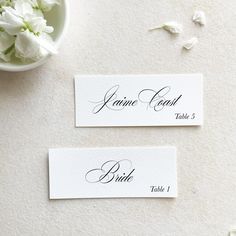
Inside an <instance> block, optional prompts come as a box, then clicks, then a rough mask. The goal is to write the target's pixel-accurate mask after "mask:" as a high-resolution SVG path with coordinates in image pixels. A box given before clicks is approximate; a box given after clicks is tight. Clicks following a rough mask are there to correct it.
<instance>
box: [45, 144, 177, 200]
mask: <svg viewBox="0 0 236 236" xmlns="http://www.w3.org/2000/svg"><path fill="white" fill-rule="evenodd" d="M176 172H177V171H176V149H175V148H174V147H159V148H147V147H145V148H144V147H143V148H88V149H86V148H84V149H83V148H81V149H80V148H79V149H50V150H49V185H50V188H49V189H50V199H71V198H140V197H142V198H164V197H166V198H175V197H177V173H176Z"/></svg>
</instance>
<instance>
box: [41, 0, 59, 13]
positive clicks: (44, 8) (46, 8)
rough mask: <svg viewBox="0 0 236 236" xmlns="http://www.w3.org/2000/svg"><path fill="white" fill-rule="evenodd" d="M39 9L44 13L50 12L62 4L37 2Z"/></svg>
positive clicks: (56, 0) (53, 0)
mask: <svg viewBox="0 0 236 236" xmlns="http://www.w3.org/2000/svg"><path fill="white" fill-rule="evenodd" d="M37 1H38V6H39V8H40V9H41V10H42V11H44V12H47V11H50V10H51V9H52V8H53V7H54V6H55V5H59V4H60V0H37Z"/></svg>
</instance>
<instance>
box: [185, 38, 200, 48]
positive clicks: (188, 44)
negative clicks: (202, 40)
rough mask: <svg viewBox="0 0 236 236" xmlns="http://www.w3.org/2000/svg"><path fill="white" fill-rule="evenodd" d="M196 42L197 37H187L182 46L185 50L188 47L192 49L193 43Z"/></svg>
mask: <svg viewBox="0 0 236 236" xmlns="http://www.w3.org/2000/svg"><path fill="white" fill-rule="evenodd" d="M197 43H198V38H197V37H193V38H191V39H189V40H188V41H186V42H185V43H184V45H183V47H184V48H185V49H187V50H190V49H192V48H193V47H194V46H195V44H197Z"/></svg>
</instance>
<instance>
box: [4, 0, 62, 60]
mask: <svg viewBox="0 0 236 236" xmlns="http://www.w3.org/2000/svg"><path fill="white" fill-rule="evenodd" d="M56 4H59V0H0V59H1V60H3V61H5V62H9V61H11V58H12V57H13V55H14V56H15V57H17V58H20V59H21V60H22V61H37V60H39V59H40V58H42V57H44V56H46V55H47V54H49V53H50V54H55V53H56V52H57V50H56V49H55V48H54V47H53V41H52V38H51V36H50V35H49V34H50V33H52V32H53V30H54V28H53V27H52V26H48V25H47V21H46V19H45V16H44V13H45V12H48V11H50V10H51V9H52V8H53V7H54V6H55V5H56Z"/></svg>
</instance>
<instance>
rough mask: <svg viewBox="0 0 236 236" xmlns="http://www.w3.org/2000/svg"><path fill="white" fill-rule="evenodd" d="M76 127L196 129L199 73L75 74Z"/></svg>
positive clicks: (199, 120)
mask: <svg viewBox="0 0 236 236" xmlns="http://www.w3.org/2000/svg"><path fill="white" fill-rule="evenodd" d="M75 108H76V127H105V126H110V127H112V126H199V125H202V123H203V81H202V75H201V74H185V75H171V74H170V75H109V76H105V75H99V76H98V75H94V76H93V75H92V76H91V75H89V76H87V75H77V76H75Z"/></svg>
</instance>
